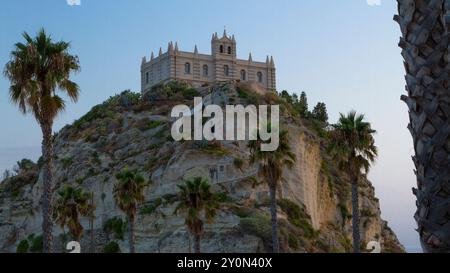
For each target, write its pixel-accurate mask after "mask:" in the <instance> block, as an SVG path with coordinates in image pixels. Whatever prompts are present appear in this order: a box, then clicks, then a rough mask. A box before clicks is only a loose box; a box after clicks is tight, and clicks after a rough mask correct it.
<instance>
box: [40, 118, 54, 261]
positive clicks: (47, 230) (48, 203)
mask: <svg viewBox="0 0 450 273" xmlns="http://www.w3.org/2000/svg"><path fill="white" fill-rule="evenodd" d="M41 130H42V135H43V140H42V156H43V159H44V165H43V182H44V189H43V195H42V216H43V222H42V235H43V252H44V253H52V252H53V221H52V215H53V205H52V198H53V140H52V123H51V122H42V123H41Z"/></svg>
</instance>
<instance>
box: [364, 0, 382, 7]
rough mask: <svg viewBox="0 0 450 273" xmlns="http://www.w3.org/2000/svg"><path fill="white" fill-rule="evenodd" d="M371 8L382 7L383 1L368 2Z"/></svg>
mask: <svg viewBox="0 0 450 273" xmlns="http://www.w3.org/2000/svg"><path fill="white" fill-rule="evenodd" d="M366 1H367V4H368V5H369V6H381V0H366Z"/></svg>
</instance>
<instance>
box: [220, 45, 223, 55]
mask: <svg viewBox="0 0 450 273" xmlns="http://www.w3.org/2000/svg"><path fill="white" fill-rule="evenodd" d="M220 53H223V45H220Z"/></svg>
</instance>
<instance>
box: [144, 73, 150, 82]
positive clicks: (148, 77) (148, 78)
mask: <svg viewBox="0 0 450 273" xmlns="http://www.w3.org/2000/svg"><path fill="white" fill-rule="evenodd" d="M149 81H150V76H149V74H148V72H147V73H145V84H148V82H149Z"/></svg>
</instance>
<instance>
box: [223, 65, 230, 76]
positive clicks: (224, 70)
mask: <svg viewBox="0 0 450 273" xmlns="http://www.w3.org/2000/svg"><path fill="white" fill-rule="evenodd" d="M223 74H224V75H225V76H226V77H228V76H230V68H229V67H228V65H224V66H223Z"/></svg>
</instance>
